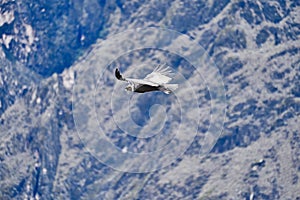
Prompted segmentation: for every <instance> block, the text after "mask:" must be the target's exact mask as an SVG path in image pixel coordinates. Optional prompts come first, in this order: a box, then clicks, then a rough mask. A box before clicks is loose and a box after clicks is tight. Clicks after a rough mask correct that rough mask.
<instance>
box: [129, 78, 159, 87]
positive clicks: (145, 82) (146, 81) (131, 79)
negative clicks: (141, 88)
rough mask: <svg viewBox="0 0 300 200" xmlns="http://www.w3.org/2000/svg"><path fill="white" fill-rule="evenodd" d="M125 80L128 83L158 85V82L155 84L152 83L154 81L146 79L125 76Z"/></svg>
mask: <svg viewBox="0 0 300 200" xmlns="http://www.w3.org/2000/svg"><path fill="white" fill-rule="evenodd" d="M125 80H126V81H127V82H128V83H130V84H141V85H150V86H154V87H158V86H159V84H157V83H154V82H152V81H148V80H143V79H133V78H126V79H125Z"/></svg>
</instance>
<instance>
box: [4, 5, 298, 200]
mask: <svg viewBox="0 0 300 200" xmlns="http://www.w3.org/2000/svg"><path fill="white" fill-rule="evenodd" d="M150 26H153V27H163V28H168V29H173V30H176V31H178V32H181V33H183V34H186V35H188V36H190V37H191V38H193V39H194V40H195V41H196V42H198V44H199V45H202V46H203V48H204V49H205V50H206V52H207V53H208V55H209V56H210V58H211V59H212V60H213V61H214V63H215V64H216V66H217V67H218V69H219V71H220V74H221V76H222V79H223V82H224V86H225V90H226V99H227V107H226V118H225V121H224V128H223V132H222V136H221V137H220V138H219V140H218V141H217V143H216V145H215V146H214V148H213V149H212V151H211V152H210V153H209V154H208V155H205V156H202V157H199V149H200V148H201V145H200V140H201V137H199V136H196V137H195V140H194V141H193V143H192V144H191V145H190V147H189V148H188V149H187V151H186V152H185V153H184V155H183V156H182V157H181V158H178V160H176V161H174V163H173V164H171V165H169V166H167V167H165V168H163V169H160V170H157V171H155V172H151V173H128V172H122V171H118V170H114V169H112V168H110V167H108V166H106V165H104V164H102V163H101V162H100V161H99V160H97V159H96V158H95V157H94V156H93V155H91V154H90V153H89V152H88V151H87V150H86V149H85V147H84V144H83V143H82V141H81V140H80V138H79V136H78V134H77V131H76V126H75V123H74V119H73V112H72V92H73V90H72V88H73V86H74V83H75V81H76V78H77V77H78V76H80V72H81V71H80V70H81V69H80V68H79V65H80V64H78V63H83V62H85V59H87V58H89V55H90V52H94V50H95V49H97V48H101V42H103V41H105V40H106V39H107V38H109V37H110V36H112V35H114V34H117V33H120V32H122V31H126V30H128V29H132V28H138V27H150ZM299 35H300V2H299V1H296V0H269V1H266V0H260V1H258V0H231V1H230V0H210V1H204V0H195V1H190V0H185V1H184V0H172V1H169V0H167V1H158V0H149V1H144V0H133V1H125V0H115V1H114V0H112V1H107V0H88V1H86V0H83V1H79V0H68V1H67V0H62V1H57V0H50V1H43V0H36V1H30V0H22V1H21V0H0V44H1V48H0V177H1V178H0V199H213V200H216V199H251V200H253V199H272V200H273V199H291V200H292V199H300V192H299V188H300V180H299V176H300V118H299V116H300V53H299V50H300V39H299ZM166 45H168V44H166ZM147 53H148V54H149V52H147ZM150 53H151V52H150ZM152 53H153V54H155V53H156V52H152ZM96 56H99V57H101V55H96ZM111 57H112V58H114V55H111ZM126 62H128V63H126ZM184 62H185V61H184V60H179V61H178V63H177V65H184V64H185V63H184ZM121 63H122V64H128V65H130V64H131V60H127V61H126V60H122V62H121ZM128 70H130V68H128ZM131 70H133V69H132V68H131ZM113 87H114V82H112V83H111V85H110V88H109V89H111V88H113ZM205 91H206V90H205V89H202V88H200V89H199V91H198V92H199V95H203V96H202V97H203V98H202V99H203V101H207V102H209V97H208V96H209V95H208V96H207V94H205ZM107 93H108V91H104V92H103V93H101V92H99V94H98V95H99V98H102V99H105V98H106V96H105V95H107ZM101 95H102V96H101ZM145 101H146V100H145ZM153 101H154V100H153ZM138 109H143V105H141V106H140V107H139V108H138ZM206 114H207V115H209V112H208V113H206ZM100 117H101V116H100ZM108 118H111V116H109V117H108ZM139 123H142V122H139ZM207 127H208V125H207V124H204V125H203V131H205V130H207ZM107 134H108V135H109V136H110V137H112V138H113V141H115V142H116V144H119V145H121V146H122V145H123V146H130V143H131V142H132V143H134V142H135V141H134V140H132V139H128V138H127V137H126V136H124V135H121V136H120V135H118V134H117V133H110V132H109V133H107ZM185 134H188V133H185Z"/></svg>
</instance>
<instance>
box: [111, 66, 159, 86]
mask: <svg viewBox="0 0 300 200" xmlns="http://www.w3.org/2000/svg"><path fill="white" fill-rule="evenodd" d="M115 76H116V78H117V79H118V80H120V81H126V82H128V83H129V84H133V85H137V84H141V85H150V86H154V87H157V86H159V84H157V83H154V82H152V81H148V80H143V79H133V78H124V77H123V76H122V74H121V72H120V71H119V69H118V68H116V70H115Z"/></svg>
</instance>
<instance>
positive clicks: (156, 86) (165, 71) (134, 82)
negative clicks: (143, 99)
mask: <svg viewBox="0 0 300 200" xmlns="http://www.w3.org/2000/svg"><path fill="white" fill-rule="evenodd" d="M171 73H172V72H171V69H170V67H168V66H164V65H159V66H157V67H156V68H155V69H154V71H153V72H151V73H150V74H148V75H147V76H146V77H145V78H144V79H131V78H124V77H123V76H122V75H121V73H120V71H119V69H118V68H117V69H116V71H115V76H116V78H117V79H118V80H121V81H126V82H128V83H129V85H128V86H127V87H126V90H128V91H132V92H137V93H145V92H152V91H162V92H164V93H166V94H170V93H172V91H173V90H175V89H176V88H177V87H178V85H177V84H168V83H169V82H170V81H171V80H172V78H171V77H170V74H171Z"/></svg>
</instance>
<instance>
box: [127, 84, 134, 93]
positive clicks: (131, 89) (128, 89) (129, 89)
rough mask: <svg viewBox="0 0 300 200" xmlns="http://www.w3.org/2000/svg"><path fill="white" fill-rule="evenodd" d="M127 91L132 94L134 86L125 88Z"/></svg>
mask: <svg viewBox="0 0 300 200" xmlns="http://www.w3.org/2000/svg"><path fill="white" fill-rule="evenodd" d="M125 90H126V91H130V92H133V87H132V85H127V86H126V88H125Z"/></svg>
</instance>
